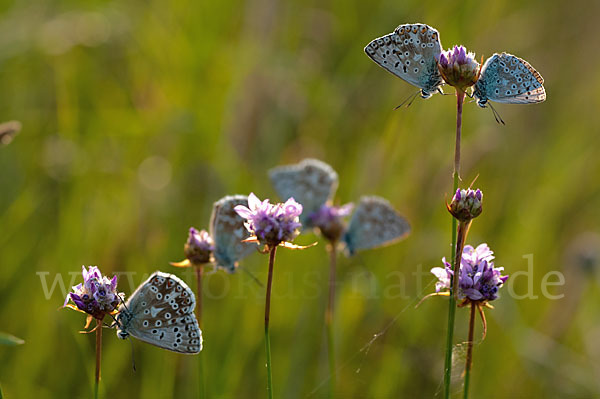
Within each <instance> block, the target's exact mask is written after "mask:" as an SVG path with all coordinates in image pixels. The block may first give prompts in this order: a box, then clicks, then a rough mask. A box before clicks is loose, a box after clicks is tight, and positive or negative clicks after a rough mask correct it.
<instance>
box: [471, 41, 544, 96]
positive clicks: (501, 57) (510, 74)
mask: <svg viewBox="0 0 600 399" xmlns="http://www.w3.org/2000/svg"><path fill="white" fill-rule="evenodd" d="M473 95H474V96H475V97H476V98H477V104H479V106H481V107H485V104H486V103H487V101H488V100H492V101H496V102H499V103H509V104H529V103H539V102H542V101H544V100H546V90H545V89H544V79H543V78H542V76H541V75H540V74H539V73H538V71H536V70H535V69H534V68H533V67H532V66H531V65H530V64H529V63H528V62H527V61H525V60H522V59H521V58H519V57H516V56H514V55H512V54H508V53H502V54H494V55H493V56H491V57H490V58H488V59H487V60H486V61H485V64H483V67H482V68H481V76H480V77H479V80H477V82H476V83H475V86H474V88H473Z"/></svg>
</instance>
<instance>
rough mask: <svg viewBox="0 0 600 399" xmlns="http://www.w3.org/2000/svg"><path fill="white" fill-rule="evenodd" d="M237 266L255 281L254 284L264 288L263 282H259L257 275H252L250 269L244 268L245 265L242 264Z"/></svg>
mask: <svg viewBox="0 0 600 399" xmlns="http://www.w3.org/2000/svg"><path fill="white" fill-rule="evenodd" d="M238 267H239V268H240V269H242V270H243V271H244V272H245V273H246V274H247V275H248V276H250V278H251V279H252V280H254V282H255V283H256V284H258V286H259V287H260V288H264V285H263V283H261V282H260V280H259V279H258V278H257V277H256V276H255V275H254V274H252V272H250V270H248V269H246V268H245V267H243V266H238Z"/></svg>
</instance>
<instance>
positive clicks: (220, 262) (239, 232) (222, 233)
mask: <svg viewBox="0 0 600 399" xmlns="http://www.w3.org/2000/svg"><path fill="white" fill-rule="evenodd" d="M237 205H244V206H246V207H247V206H248V196H246V195H229V196H226V197H223V198H221V199H220V200H219V201H217V202H215V203H214V205H213V211H212V215H211V217H210V228H209V230H210V236H211V237H212V239H213V244H214V251H213V258H214V263H215V266H216V267H220V268H222V269H225V270H226V271H227V272H229V273H233V272H234V271H235V269H236V267H237V265H238V262H239V261H240V260H241V259H243V258H244V257H246V256H248V255H250V254H251V253H253V252H255V251H256V249H257V247H258V246H257V244H256V243H254V242H242V240H245V239H247V238H249V237H250V233H249V232H248V229H246V226H244V222H245V219H244V218H242V217H241V216H240V215H238V214H237V212H236V211H235V210H234V208H235V207H236V206H237Z"/></svg>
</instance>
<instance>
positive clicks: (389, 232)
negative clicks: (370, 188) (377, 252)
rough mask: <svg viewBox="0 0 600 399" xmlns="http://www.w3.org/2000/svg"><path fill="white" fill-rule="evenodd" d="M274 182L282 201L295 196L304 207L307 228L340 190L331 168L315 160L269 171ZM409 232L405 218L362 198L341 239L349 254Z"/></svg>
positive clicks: (386, 205)
mask: <svg viewBox="0 0 600 399" xmlns="http://www.w3.org/2000/svg"><path fill="white" fill-rule="evenodd" d="M270 177H271V182H272V183H273V186H274V187H275V190H276V191H277V194H278V195H279V196H280V197H281V199H288V198H290V197H294V199H295V200H296V201H298V202H299V203H300V204H302V207H303V208H304V211H303V213H302V216H303V217H304V221H302V224H303V226H305V227H309V228H310V227H315V226H314V225H313V223H312V221H311V219H312V217H311V216H313V215H314V214H315V213H316V212H317V211H319V209H321V207H322V206H323V205H326V204H328V203H330V202H331V201H332V199H333V197H334V195H335V192H336V190H337V187H338V175H337V173H336V172H335V170H333V168H332V167H331V166H329V165H328V164H326V163H325V162H322V161H318V160H316V159H305V160H303V161H301V162H300V163H298V164H295V165H288V166H279V167H276V168H274V169H272V170H271V172H270ZM409 232H410V225H409V223H408V221H406V219H404V218H403V217H402V216H400V215H399V214H398V212H396V211H395V210H394V208H393V207H392V206H391V205H390V203H389V202H388V201H387V200H385V199H383V198H380V197H374V196H372V197H362V198H361V199H360V202H359V204H358V206H357V207H356V209H355V210H354V213H353V215H352V217H351V219H350V223H349V225H348V227H347V228H346V229H345V230H344V232H343V234H342V236H341V239H342V241H343V242H344V244H345V246H346V248H347V249H348V252H349V253H350V255H353V254H354V253H355V252H356V251H358V250H362V249H370V248H375V247H379V246H382V245H386V244H391V243H393V242H395V241H397V240H400V239H402V238H403V237H405V236H406V235H407V234H408V233H409Z"/></svg>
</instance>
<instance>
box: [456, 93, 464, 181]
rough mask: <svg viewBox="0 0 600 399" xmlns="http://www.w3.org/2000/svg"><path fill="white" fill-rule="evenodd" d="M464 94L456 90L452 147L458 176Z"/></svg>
mask: <svg viewBox="0 0 600 399" xmlns="http://www.w3.org/2000/svg"><path fill="white" fill-rule="evenodd" d="M464 100H465V92H464V91H462V90H458V89H457V90H456V144H455V147H454V173H455V174H457V175H460V133H461V129H462V110H463V102H464ZM454 191H456V188H454Z"/></svg>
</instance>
